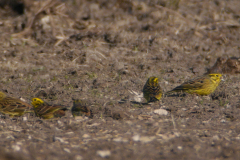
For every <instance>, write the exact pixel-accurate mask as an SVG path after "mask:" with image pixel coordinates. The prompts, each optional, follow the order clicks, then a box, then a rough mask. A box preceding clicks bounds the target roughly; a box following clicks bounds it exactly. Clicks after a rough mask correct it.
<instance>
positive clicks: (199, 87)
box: [166, 73, 222, 96]
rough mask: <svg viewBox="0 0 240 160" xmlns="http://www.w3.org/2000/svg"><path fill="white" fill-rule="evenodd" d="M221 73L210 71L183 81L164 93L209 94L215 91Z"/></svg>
mask: <svg viewBox="0 0 240 160" xmlns="http://www.w3.org/2000/svg"><path fill="white" fill-rule="evenodd" d="M221 77H222V74H219V73H212V74H206V75H203V76H201V77H197V78H194V79H191V80H189V81H187V82H184V83H183V84H181V85H180V86H178V87H176V88H174V89H173V90H171V91H169V92H167V93H166V95H168V94H171V93H173V92H186V93H190V94H199V95H202V96H205V95H209V94H211V93H213V92H214V91H215V89H216V88H217V86H218V85H219V83H220V81H221Z"/></svg>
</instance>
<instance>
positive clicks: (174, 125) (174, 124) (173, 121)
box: [171, 114, 176, 130]
mask: <svg viewBox="0 0 240 160" xmlns="http://www.w3.org/2000/svg"><path fill="white" fill-rule="evenodd" d="M171 117H172V123H173V127H174V129H175V130H176V123H175V120H174V117H173V115H172V114H171Z"/></svg>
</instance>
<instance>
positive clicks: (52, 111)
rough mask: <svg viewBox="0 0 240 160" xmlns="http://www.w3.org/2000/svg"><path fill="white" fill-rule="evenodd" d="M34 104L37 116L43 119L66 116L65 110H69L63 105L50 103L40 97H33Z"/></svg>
mask: <svg viewBox="0 0 240 160" xmlns="http://www.w3.org/2000/svg"><path fill="white" fill-rule="evenodd" d="M32 105H33V107H34V112H35V114H36V116H38V117H41V118H43V119H51V118H58V117H63V116H65V111H66V110H68V109H67V108H66V107H65V106H62V105H49V104H48V103H46V102H44V101H43V100H41V99H40V98H33V99H32Z"/></svg>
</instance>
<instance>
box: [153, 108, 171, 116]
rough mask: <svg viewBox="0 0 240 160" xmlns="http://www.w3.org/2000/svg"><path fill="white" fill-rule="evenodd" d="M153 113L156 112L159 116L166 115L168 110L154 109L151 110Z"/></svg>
mask: <svg viewBox="0 0 240 160" xmlns="http://www.w3.org/2000/svg"><path fill="white" fill-rule="evenodd" d="M153 113H156V114H158V115H160V116H166V115H168V111H167V110H165V109H155V110H154V111H153Z"/></svg>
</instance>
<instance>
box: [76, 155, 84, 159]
mask: <svg viewBox="0 0 240 160" xmlns="http://www.w3.org/2000/svg"><path fill="white" fill-rule="evenodd" d="M82 159H83V158H82V156H80V155H76V156H75V160H82Z"/></svg>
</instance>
